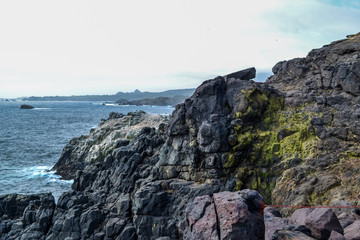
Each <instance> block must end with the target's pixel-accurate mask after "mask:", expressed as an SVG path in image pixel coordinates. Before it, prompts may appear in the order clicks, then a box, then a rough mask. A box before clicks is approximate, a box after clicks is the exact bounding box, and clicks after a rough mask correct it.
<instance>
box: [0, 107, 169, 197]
mask: <svg viewBox="0 0 360 240" xmlns="http://www.w3.org/2000/svg"><path fill="white" fill-rule="evenodd" d="M22 104H28V105H32V106H34V107H35V108H34V109H20V106H21V105H22ZM136 110H143V111H145V112H147V113H157V114H171V113H172V111H173V110H174V108H173V107H171V106H119V105H112V104H107V105H103V103H102V102H70V101H69V102H50V101H49V102H45V101H37V102H28V101H26V102H25V101H24V102H21V101H0V195H3V194H10V193H18V194H34V193H47V192H51V193H52V194H53V195H54V197H55V199H56V200H57V199H58V198H59V197H60V195H61V194H62V193H63V192H65V191H68V190H70V189H71V184H72V182H73V181H72V180H70V181H66V180H61V177H60V176H58V175H56V174H54V172H52V171H50V169H51V168H52V167H53V166H54V164H55V163H56V161H57V160H58V159H59V157H60V154H61V152H62V149H63V148H64V146H65V145H66V144H67V143H68V142H69V141H70V139H72V138H74V137H78V136H80V135H86V134H88V133H89V131H90V130H91V128H94V127H96V126H97V125H98V124H99V123H100V121H101V119H106V118H108V116H109V113H110V112H118V113H124V114H127V113H128V112H134V111H136Z"/></svg>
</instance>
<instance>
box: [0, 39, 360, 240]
mask: <svg viewBox="0 0 360 240" xmlns="http://www.w3.org/2000/svg"><path fill="white" fill-rule="evenodd" d="M359 64H360V36H359V35H354V36H351V37H350V38H348V39H345V40H341V41H337V42H334V43H331V44H329V45H326V46H324V47H323V48H321V49H315V50H313V51H311V52H310V53H309V54H308V56H307V57H306V58H298V59H293V60H290V61H284V62H280V63H278V64H276V65H275V67H274V68H273V72H274V75H273V76H272V77H270V78H269V79H268V80H267V82H265V83H256V82H254V81H252V80H251V78H253V77H254V75H255V70H254V69H246V70H244V71H240V72H237V73H233V74H229V75H227V76H224V77H217V78H215V79H212V80H208V81H205V82H204V83H203V84H202V85H201V86H199V87H198V88H197V90H196V91H195V93H194V94H193V95H192V96H191V97H190V98H188V99H186V100H185V102H184V103H182V104H179V105H177V107H176V109H175V111H174V112H173V114H172V116H171V118H170V120H169V122H168V123H167V124H159V121H155V122H156V124H153V125H152V127H146V126H145V125H148V123H146V124H145V122H144V121H146V120H145V119H149V117H148V115H145V114H143V113H136V114H128V115H126V116H122V115H117V114H113V116H112V117H111V119H109V120H107V121H103V122H102V123H101V124H100V125H99V127H98V128H96V129H95V130H92V132H90V134H89V135H88V136H82V137H80V138H77V139H74V140H72V141H71V142H70V143H69V144H68V145H67V146H66V147H65V149H64V151H63V154H62V156H61V158H60V160H59V162H58V163H57V165H56V166H55V167H54V168H55V169H56V170H57V171H58V173H59V174H62V175H63V176H64V177H65V178H72V177H74V184H73V186H72V188H73V191H71V192H67V193H64V194H63V195H62V196H61V197H60V199H59V200H58V203H57V205H56V207H55V209H54V211H53V214H52V215H51V217H50V219H51V221H50V222H51V223H50V225H49V227H48V228H45V229H46V230H45V231H37V233H36V234H39V235H37V236H41V237H42V239H49V240H50V239H197V238H199V239H201V238H203V239H208V238H210V239H211V238H212V239H231V238H233V237H232V236H236V237H238V238H240V236H241V234H242V235H243V236H241V237H243V238H245V239H263V238H264V235H263V232H264V231H263V230H264V229H263V226H264V223H263V220H262V217H261V214H262V213H261V204H262V203H261V201H260V199H261V200H262V201H263V202H264V203H265V204H270V203H274V204H279V205H295V206H296V205H336V204H337V203H339V202H340V203H341V202H347V203H346V204H351V205H358V190H359V184H358V181H357V179H360V176H359V171H358V170H359V167H358V166H359V163H360V145H359V138H360V132H359V130H358V129H359V126H358V125H359V117H360V113H359V111H358V106H360V99H359V97H358V95H359V94H360V92H359V91H358V89H360V88H359V86H360V69H358V65H359ZM132 121H134V123H136V124H135V125H133V126H129V125H131V122H132ZM142 123H143V124H142ZM139 124H140V125H139ZM137 125H138V126H139V128H137V131H135V132H134V133H135V134H134V135H129V133H130V132H131V131H132V128H133V127H135V126H137ZM140 126H141V127H140ZM127 136H131V137H127ZM242 189H255V190H257V191H258V192H259V193H260V194H261V196H260V195H259V194H258V193H255V192H253V191H250V190H246V191H244V190H243V191H240V190H242ZM236 191H240V193H229V192H236ZM245 193H249V195H247V194H245ZM249 196H253V197H249ZM259 204H260V206H259ZM28 206H30V204H29V205H28ZM40 208H41V207H40ZM44 208H46V207H45V205H44ZM27 209H28V210H25V213H26V214H25V215H26V216H27V217H26V219H28V220H26V222H27V223H29V224H30V225H31V224H34V223H38V222H39V220H40V219H37V218H33V215H34V214H35V213H34V211H37V208H36V207H35V208H34V207H32V206H30V207H29V208H27ZM34 209H35V210H34ZM231 209H235V210H236V212H234V211H231ZM259 209H260V210H259ZM314 211H315V212H314ZM36 214H37V213H36ZM281 216H284V218H282V217H281ZM288 216H292V217H290V218H287V217H288ZM34 219H35V222H32V221H33V220H34ZM244 219H245V220H244ZM294 219H296V221H295V222H291V221H293V220H294ZM358 219H359V212H358V211H348V212H346V211H344V212H341V213H337V212H335V213H334V212H333V211H332V210H327V209H320V210H317V209H316V210H313V211H311V212H310V211H309V210H307V209H305V210H300V211H295V212H294V213H293V211H291V209H290V208H283V209H281V211H280V212H279V211H277V210H274V209H272V210H271V209H270V210H268V209H265V237H266V239H271V238H272V239H327V238H329V237H330V236H331V238H333V239H341V237H345V238H347V239H356V234H357V233H356V231H357V230H356V229H357V227H358V226H359V220H358ZM225 220H226V221H225ZM6 221H7V222H6V224H5V226H8V225H11V223H13V222H16V221H18V220H16V219H15V220H13V219H10V220H6ZM9 221H10V222H9ZM245 222H246V223H245ZM2 223H3V221H2ZM14 228H15V229H14V230H16V232H11V231H12V230H11V229H10V230H9V227H5V228H2V229H5V230H1V238H2V239H11V237H13V239H16V238H20V237H22V238H24V239H26V237H28V236H30V235H29V234H28V231H30V230H29V229H33V228H29V227H28V225H25V226H24V225H21V226H19V225H14ZM34 229H35V228H34ZM255 229H258V231H256V230H255ZM271 229H272V230H271ZM31 231H32V230H31ZM249 233H254V234H252V238H250V237H248V235H246V234H249ZM353 236H354V237H353ZM29 239H30V238H29Z"/></svg>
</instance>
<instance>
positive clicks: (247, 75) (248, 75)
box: [224, 67, 256, 80]
mask: <svg viewBox="0 0 360 240" xmlns="http://www.w3.org/2000/svg"><path fill="white" fill-rule="evenodd" d="M255 77H256V69H255V68H254V67H252V68H247V69H244V70H241V71H238V72H233V73H230V74H227V75H225V76H224V78H225V79H230V78H236V79H240V80H250V79H253V78H255Z"/></svg>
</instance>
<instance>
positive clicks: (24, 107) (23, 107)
mask: <svg viewBox="0 0 360 240" xmlns="http://www.w3.org/2000/svg"><path fill="white" fill-rule="evenodd" d="M33 108H34V107H33V106H31V105H27V104H23V105H21V106H20V109H33Z"/></svg>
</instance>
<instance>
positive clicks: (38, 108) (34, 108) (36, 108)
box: [33, 107, 51, 110]
mask: <svg viewBox="0 0 360 240" xmlns="http://www.w3.org/2000/svg"><path fill="white" fill-rule="evenodd" d="M49 109H51V108H38V107H36V108H34V109H33V110H49Z"/></svg>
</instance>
